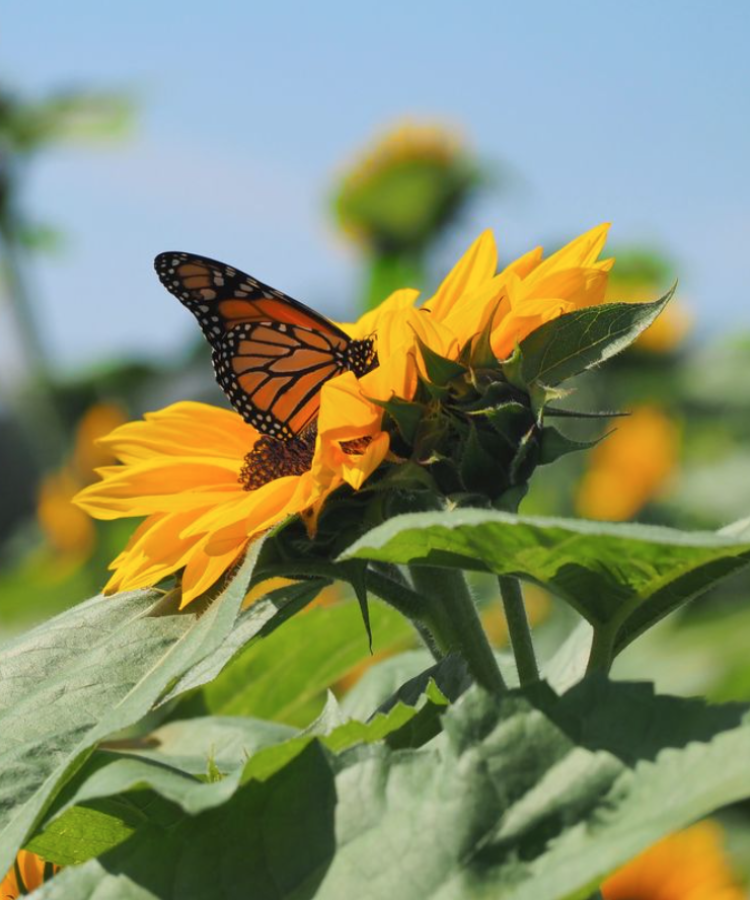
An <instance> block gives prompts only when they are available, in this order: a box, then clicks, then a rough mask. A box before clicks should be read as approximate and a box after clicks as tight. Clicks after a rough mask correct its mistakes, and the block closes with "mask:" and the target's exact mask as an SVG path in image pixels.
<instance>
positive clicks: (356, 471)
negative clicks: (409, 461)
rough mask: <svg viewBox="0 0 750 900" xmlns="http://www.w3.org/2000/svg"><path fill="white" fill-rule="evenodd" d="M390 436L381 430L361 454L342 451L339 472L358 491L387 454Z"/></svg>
mask: <svg viewBox="0 0 750 900" xmlns="http://www.w3.org/2000/svg"><path fill="white" fill-rule="evenodd" d="M389 447H390V438H389V436H388V435H387V434H386V433H385V432H381V433H380V434H379V435H378V436H377V437H376V438H375V439H374V440H372V441H371V442H370V443H369V444H368V445H367V447H366V449H365V451H364V452H363V453H361V454H356V453H351V454H347V453H344V454H343V456H344V459H343V460H342V464H341V474H342V477H343V479H344V481H345V482H346V483H347V484H349V485H351V486H352V487H353V488H354V490H355V491H358V490H359V489H360V488H361V487H362V485H363V484H364V482H365V480H366V479H367V478H369V477H370V475H372V473H373V472H374V471H375V469H377V467H378V466H379V465H380V464H381V463H382V462H383V460H384V459H385V457H386V456H387V454H388V449H389Z"/></svg>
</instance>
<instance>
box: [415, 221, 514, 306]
mask: <svg viewBox="0 0 750 900" xmlns="http://www.w3.org/2000/svg"><path fill="white" fill-rule="evenodd" d="M496 272H497V246H496V244H495V238H494V235H493V234H492V232H491V231H490V230H489V229H488V230H487V231H484V232H482V234H481V235H480V236H479V237H478V238H477V239H476V240H475V241H474V243H473V244H472V245H471V247H469V249H468V250H467V251H466V253H464V255H463V256H462V257H461V259H460V260H459V261H458V262H457V263H456V265H455V266H454V267H453V269H452V270H451V271H450V273H449V274H448V275H447V277H446V278H445V280H444V281H443V283H442V284H441V285H440V287H439V288H438V289H437V292H436V293H435V296H434V297H432V298H431V299H430V300H428V301H427V302H426V303H425V304H424V308H426V309H429V310H430V311H431V313H432V315H433V316H434V317H435V318H436V319H438V320H439V319H444V318H446V316H447V315H448V313H449V312H450V311H451V308H452V306H453V304H454V303H455V302H456V301H457V300H458V298H459V297H460V296H461V295H462V294H464V293H467V292H469V291H472V290H475V289H476V288H478V287H479V286H480V285H481V284H482V282H484V281H489V279H491V278H492V277H493V276H494V275H495V273H496Z"/></svg>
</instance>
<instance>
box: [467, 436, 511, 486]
mask: <svg viewBox="0 0 750 900" xmlns="http://www.w3.org/2000/svg"><path fill="white" fill-rule="evenodd" d="M487 437H488V436H487V435H485V434H482V433H480V432H479V429H478V428H477V427H476V426H475V425H474V423H473V422H471V423H470V425H469V432H468V434H467V436H466V440H465V442H464V445H463V448H462V453H461V462H460V464H459V472H460V475H461V481H462V482H463V484H464V487H465V488H466V490H467V491H470V492H477V493H479V494H485V495H489V496H491V497H496V496H498V495H499V494H500V493H502V491H504V490H505V489H506V488H507V487H508V478H507V475H506V473H505V472H504V468H505V467H504V466H503V465H502V452H500V453H498V452H491V450H490V447H489V446H486V444H487V443H489V442H488V441H487ZM483 438H484V440H483ZM495 440H499V439H498V438H497V437H495ZM496 449H497V450H500V451H502V449H503V448H502V447H498V448H496ZM500 479H502V480H500Z"/></svg>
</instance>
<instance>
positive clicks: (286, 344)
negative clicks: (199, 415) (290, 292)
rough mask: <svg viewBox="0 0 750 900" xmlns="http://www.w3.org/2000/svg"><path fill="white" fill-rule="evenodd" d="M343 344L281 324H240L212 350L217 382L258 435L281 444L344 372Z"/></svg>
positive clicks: (306, 422)
mask: <svg viewBox="0 0 750 900" xmlns="http://www.w3.org/2000/svg"><path fill="white" fill-rule="evenodd" d="M347 349H348V342H347V341H346V340H345V339H344V340H342V339H340V338H339V337H338V336H336V335H333V336H332V335H328V334H326V333H321V332H317V331H313V330H312V329H310V328H306V327H303V326H301V325H289V324H287V323H286V322H265V321H261V322H245V323H243V324H241V325H236V326H235V327H234V328H231V329H230V330H229V331H228V332H227V333H226V334H225V335H224V337H223V339H222V342H221V345H220V346H219V347H217V348H216V349H215V350H214V353H213V360H214V369H215V371H216V379H217V381H218V382H219V385H220V386H221V388H222V390H223V391H224V393H225V394H226V395H227V397H229V399H230V401H231V403H232V405H233V406H234V408H235V409H236V410H237V411H238V412H239V413H240V415H241V416H243V417H244V418H245V420H246V421H248V422H250V424H251V425H253V426H254V427H255V428H257V429H258V431H262V432H263V433H265V434H269V435H271V436H273V437H277V438H280V439H282V440H289V439H290V438H292V437H294V436H295V435H297V434H299V433H300V432H301V431H302V430H303V429H304V428H305V427H306V426H307V425H309V424H310V422H311V421H312V420H313V419H314V418H315V416H316V415H317V412H318V408H319V406H320V389H321V387H322V386H323V384H324V383H325V382H326V381H328V379H329V378H333V377H334V376H335V375H339V374H341V373H342V372H344V371H346V370H347V368H348V364H347Z"/></svg>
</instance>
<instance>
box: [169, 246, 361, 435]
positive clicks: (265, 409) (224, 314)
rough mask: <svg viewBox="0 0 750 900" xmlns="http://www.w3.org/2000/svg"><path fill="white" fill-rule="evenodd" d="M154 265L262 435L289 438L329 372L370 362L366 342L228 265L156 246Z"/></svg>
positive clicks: (223, 382)
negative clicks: (200, 332)
mask: <svg viewBox="0 0 750 900" xmlns="http://www.w3.org/2000/svg"><path fill="white" fill-rule="evenodd" d="M154 265H155V268H156V271H157V274H158V275H159V279H160V280H161V282H162V284H163V285H164V286H165V287H166V288H167V290H169V291H170V292H171V293H173V294H174V295H175V296H176V297H177V298H178V299H179V300H180V302H181V303H183V305H184V306H186V307H187V308H188V309H189V310H190V311H191V312H192V313H193V315H194V316H195V317H196V319H198V322H199V323H200V326H201V328H202V329H203V333H204V334H205V336H206V338H207V339H208V341H209V343H210V344H211V346H212V348H213V363H214V370H215V372H216V378H217V381H218V382H219V385H220V386H221V388H222V390H223V391H224V393H225V394H226V395H227V397H228V398H229V400H230V401H231V403H232V405H233V406H234V408H235V409H236V410H237V411H238V412H239V413H240V415H242V416H243V418H244V419H245V420H246V421H247V422H249V423H250V424H251V425H253V426H254V427H255V428H257V429H258V430H259V431H261V432H263V433H264V434H268V435H271V436H273V437H276V438H280V439H282V440H289V439H291V438H293V437H295V436H296V435H298V434H299V433H300V432H301V431H302V430H303V429H304V428H305V427H306V426H308V425H309V424H310V423H311V422H312V421H313V420H314V418H315V416H316V415H317V412H318V408H319V405H320V389H321V387H322V386H323V384H324V383H325V382H326V381H327V380H328V379H329V378H333V377H334V376H335V375H339V374H340V373H341V372H344V371H347V370H351V371H353V372H355V373H356V374H358V375H362V374H364V373H365V372H367V371H369V370H370V369H372V368H374V366H375V365H377V357H376V355H375V350H374V347H373V343H372V341H369V340H365V341H354V340H351V339H350V338H349V337H348V336H347V335H346V334H345V333H344V332H343V331H341V329H339V328H337V327H336V326H335V325H334V324H333V323H332V322H329V321H328V319H326V318H325V317H324V316H321V315H320V314H319V313H317V312H315V311H314V310H312V309H310V308H309V307H307V306H305V305H304V304H302V303H300V302H299V301H297V300H294V299H292V298H291V297H288V296H287V295H286V294H283V293H282V292H281V291H277V290H276V289H275V288H272V287H269V286H268V285H266V284H263V283H262V282H260V281H257V280H256V279H254V278H251V277H250V276H249V275H246V274H245V273H244V272H241V271H239V270H237V269H234V268H232V267H231V266H226V265H224V264H223V263H220V262H217V261H215V260H211V259H207V258H206V257H202V256H193V255H191V254H188V253H162V254H160V255H159V256H157V257H156V260H155V262H154Z"/></svg>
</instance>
